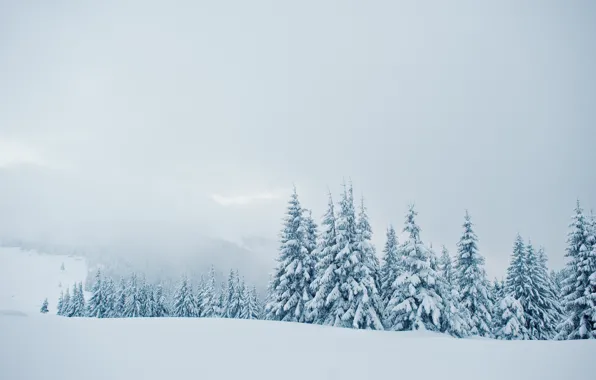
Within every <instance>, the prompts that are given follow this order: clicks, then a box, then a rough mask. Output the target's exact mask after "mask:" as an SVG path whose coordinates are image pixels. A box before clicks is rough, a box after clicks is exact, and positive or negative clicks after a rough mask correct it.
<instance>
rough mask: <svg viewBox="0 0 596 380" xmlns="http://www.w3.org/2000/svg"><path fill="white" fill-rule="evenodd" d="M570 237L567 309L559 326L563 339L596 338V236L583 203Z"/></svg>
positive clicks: (565, 286)
mask: <svg viewBox="0 0 596 380" xmlns="http://www.w3.org/2000/svg"><path fill="white" fill-rule="evenodd" d="M569 228H570V231H569V234H568V236H567V244H568V246H567V252H566V254H565V256H566V257H567V266H566V275H567V277H566V278H565V279H564V280H563V284H562V289H561V294H562V296H563V303H564V307H565V314H566V315H565V317H564V319H563V321H562V322H561V323H560V325H559V334H558V335H557V337H558V338H559V339H591V338H596V333H595V329H596V326H595V324H594V320H595V319H596V318H594V315H593V313H594V312H593V306H592V305H593V301H592V296H591V289H592V288H593V284H592V283H591V278H592V276H594V271H595V269H596V255H595V254H594V249H593V245H595V244H594V237H593V231H591V230H592V228H590V222H589V221H587V220H586V217H585V216H584V214H583V209H582V208H581V206H580V203H579V201H577V205H576V208H575V214H574V216H573V218H572V222H571V224H570V225H569Z"/></svg>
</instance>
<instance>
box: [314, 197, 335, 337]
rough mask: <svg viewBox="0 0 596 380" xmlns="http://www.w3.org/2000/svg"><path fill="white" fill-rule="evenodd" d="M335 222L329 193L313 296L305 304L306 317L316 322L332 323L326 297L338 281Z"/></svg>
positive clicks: (322, 224) (318, 249) (317, 256)
mask: <svg viewBox="0 0 596 380" xmlns="http://www.w3.org/2000/svg"><path fill="white" fill-rule="evenodd" d="M335 223H336V219H335V211H334V207H333V198H332V197H331V193H329V202H328V204H327V211H326V212H325V215H324V216H323V221H322V223H321V235H320V237H319V240H318V243H317V249H316V250H315V255H316V256H315V262H316V264H315V277H314V279H313V281H312V283H311V291H312V294H314V297H313V298H312V300H311V301H309V303H308V304H307V309H308V316H307V318H308V319H309V320H311V321H313V322H314V323H318V324H328V325H330V324H333V319H332V318H330V316H329V311H330V305H329V302H328V297H329V294H330V293H331V291H332V290H333V289H334V288H335V286H336V284H339V283H340V278H339V275H338V273H337V272H336V269H337V266H336V264H337V262H336V255H337V253H338V249H337V247H338V246H337V234H336V230H335Z"/></svg>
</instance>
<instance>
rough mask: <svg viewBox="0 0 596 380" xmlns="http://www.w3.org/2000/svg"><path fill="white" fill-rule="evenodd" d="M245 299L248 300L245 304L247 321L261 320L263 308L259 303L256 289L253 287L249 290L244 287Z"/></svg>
mask: <svg viewBox="0 0 596 380" xmlns="http://www.w3.org/2000/svg"><path fill="white" fill-rule="evenodd" d="M245 297H246V299H247V300H248V302H247V303H246V315H247V319H261V318H262V315H263V310H262V309H263V308H262V306H261V303H260V301H259V296H258V294H257V288H256V287H254V286H253V287H252V289H251V290H249V289H248V287H246V295H245Z"/></svg>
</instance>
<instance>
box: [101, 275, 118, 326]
mask: <svg viewBox="0 0 596 380" xmlns="http://www.w3.org/2000/svg"><path fill="white" fill-rule="evenodd" d="M103 285H104V294H105V308H106V318H113V316H114V308H115V305H116V289H115V287H114V280H112V278H111V277H107V278H105V280H104V282H103Z"/></svg>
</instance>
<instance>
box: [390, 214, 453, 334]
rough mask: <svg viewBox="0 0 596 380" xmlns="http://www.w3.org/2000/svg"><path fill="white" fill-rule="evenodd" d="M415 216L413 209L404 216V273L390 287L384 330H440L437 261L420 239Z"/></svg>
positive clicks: (440, 303)
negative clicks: (390, 292)
mask: <svg viewBox="0 0 596 380" xmlns="http://www.w3.org/2000/svg"><path fill="white" fill-rule="evenodd" d="M417 214H418V213H417V212H416V211H415V210H414V207H413V206H410V209H409V211H408V213H407V214H406V221H405V227H404V229H403V231H404V232H405V233H407V234H408V238H407V240H406V241H405V242H404V244H403V246H402V252H403V255H404V258H403V264H404V271H403V273H401V274H400V275H399V276H398V277H397V279H396V281H395V282H394V284H393V286H392V288H391V289H392V294H391V299H390V300H389V302H388V303H387V310H386V315H387V316H388V318H387V326H386V327H387V328H388V329H390V330H396V331H401V330H432V331H439V330H440V329H441V316H442V312H443V310H442V302H443V300H442V299H441V297H440V296H439V293H438V281H437V280H438V273H437V272H436V267H435V265H436V261H435V260H436V258H434V257H433V253H432V252H431V251H430V250H429V249H428V248H426V247H425V246H424V244H423V243H422V240H421V239H420V227H419V226H418V225H417V224H416V220H415V219H416V215H417ZM433 261H434V262H433Z"/></svg>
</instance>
